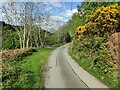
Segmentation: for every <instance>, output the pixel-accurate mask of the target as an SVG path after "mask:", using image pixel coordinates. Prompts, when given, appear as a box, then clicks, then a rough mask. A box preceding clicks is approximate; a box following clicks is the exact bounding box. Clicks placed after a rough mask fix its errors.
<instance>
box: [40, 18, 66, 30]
mask: <svg viewBox="0 0 120 90" xmlns="http://www.w3.org/2000/svg"><path fill="white" fill-rule="evenodd" d="M67 21H68V19H65V18H63V17H60V16H50V19H49V21H46V20H43V21H42V23H41V26H42V28H43V29H45V30H48V31H51V30H53V29H54V30H57V29H58V28H59V27H60V26H62V25H63V24H65V23H66V22H67ZM46 23H47V25H46Z"/></svg>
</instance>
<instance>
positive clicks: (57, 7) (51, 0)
mask: <svg viewBox="0 0 120 90" xmlns="http://www.w3.org/2000/svg"><path fill="white" fill-rule="evenodd" d="M8 1H13V0H1V1H0V6H1V5H2V2H8ZM14 1H15V0H14ZM21 1H24V2H25V1H32V2H33V1H42V0H17V2H21ZM80 1H81V0H78V1H75V2H74V0H67V1H66V0H43V1H42V3H44V4H45V5H46V7H45V8H44V10H46V11H48V12H49V15H50V21H49V24H48V26H46V25H45V22H46V21H43V22H42V23H41V26H42V28H43V29H46V30H51V29H55V30H57V29H58V28H59V26H62V25H64V24H66V23H67V21H68V20H70V19H71V17H72V15H73V14H74V13H75V12H77V6H78V5H80ZM0 12H1V9H0ZM3 20H4V14H3V13H2V12H1V15H0V21H3Z"/></svg>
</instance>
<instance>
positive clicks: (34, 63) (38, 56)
mask: <svg viewBox="0 0 120 90" xmlns="http://www.w3.org/2000/svg"><path fill="white" fill-rule="evenodd" d="M52 50H53V49H50V48H41V49H38V50H37V52H35V53H33V54H32V55H30V56H27V57H25V58H24V59H23V60H21V61H19V62H18V61H12V62H11V66H12V67H14V68H16V70H17V71H18V73H17V74H19V75H18V76H19V77H18V79H17V80H16V81H15V83H14V84H13V87H14V88H42V87H43V79H42V72H43V67H44V64H45V63H46V62H47V59H48V56H49V55H50V53H51V51H52Z"/></svg>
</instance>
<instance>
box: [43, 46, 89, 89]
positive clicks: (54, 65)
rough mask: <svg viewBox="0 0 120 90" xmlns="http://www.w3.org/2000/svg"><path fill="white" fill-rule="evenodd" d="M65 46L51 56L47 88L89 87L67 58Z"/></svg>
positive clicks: (46, 78)
mask: <svg viewBox="0 0 120 90" xmlns="http://www.w3.org/2000/svg"><path fill="white" fill-rule="evenodd" d="M65 48H67V46H62V47H60V48H58V49H56V50H55V51H54V52H53V53H52V55H51V56H50V58H49V62H48V66H47V72H46V77H45V88H88V87H87V86H86V85H85V83H84V82H83V81H82V80H81V79H80V78H79V77H78V76H77V75H76V74H75V72H74V71H73V70H72V68H71V66H70V65H69V63H68V61H67V60H66V59H67V58H66V56H65Z"/></svg>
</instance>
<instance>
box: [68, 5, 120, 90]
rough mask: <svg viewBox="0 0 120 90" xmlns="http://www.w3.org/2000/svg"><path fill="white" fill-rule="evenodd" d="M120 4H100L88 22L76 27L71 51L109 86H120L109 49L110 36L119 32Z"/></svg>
mask: <svg viewBox="0 0 120 90" xmlns="http://www.w3.org/2000/svg"><path fill="white" fill-rule="evenodd" d="M119 21H120V7H119V5H118V4H114V5H111V6H107V7H104V6H103V7H101V8H99V9H97V10H96V11H95V12H94V13H92V14H91V15H89V16H88V18H87V20H86V24H84V25H83V26H79V27H78V28H77V29H76V32H75V36H74V39H73V41H72V43H71V44H70V47H69V52H70V54H71V55H72V56H73V58H75V59H76V61H77V62H78V63H79V65H81V66H82V67H83V68H84V69H86V70H87V71H89V72H90V73H91V74H93V75H95V76H96V77H98V78H99V79H100V80H101V81H103V82H104V83H106V84H107V85H108V86H110V87H115V88H116V87H118V79H117V78H118V74H116V72H117V70H116V68H115V67H116V66H117V64H115V63H114V62H113V60H112V54H111V52H110V51H109V50H108V48H107V42H108V37H109V36H110V35H111V34H113V33H114V32H120V29H119Z"/></svg>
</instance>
